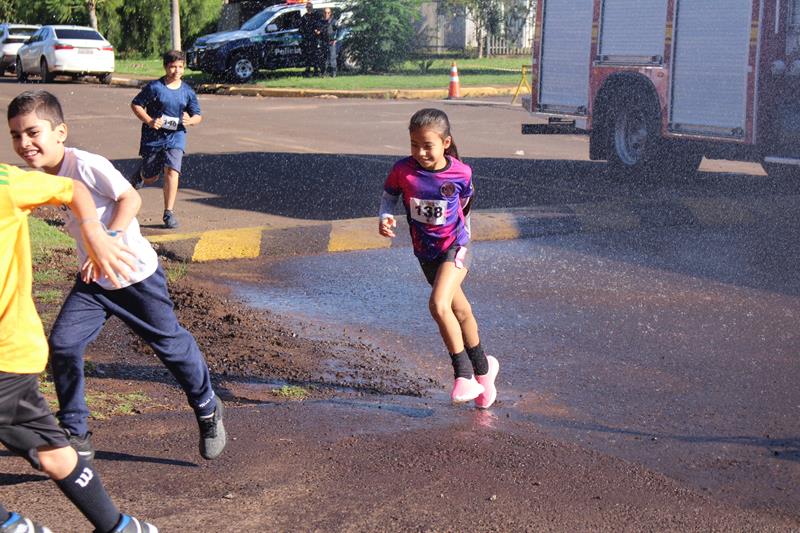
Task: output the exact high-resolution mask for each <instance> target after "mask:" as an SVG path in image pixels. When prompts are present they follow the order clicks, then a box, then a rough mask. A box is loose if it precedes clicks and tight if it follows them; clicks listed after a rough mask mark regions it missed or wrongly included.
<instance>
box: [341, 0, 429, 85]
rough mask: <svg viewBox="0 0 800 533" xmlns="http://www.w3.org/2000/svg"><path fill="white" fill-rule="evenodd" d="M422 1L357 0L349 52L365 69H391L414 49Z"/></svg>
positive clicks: (352, 6)
mask: <svg viewBox="0 0 800 533" xmlns="http://www.w3.org/2000/svg"><path fill="white" fill-rule="evenodd" d="M420 4H421V0H392V1H382V0H378V1H375V0H354V1H353V2H351V3H350V5H349V6H348V10H349V11H350V12H351V14H352V16H351V17H350V18H349V20H348V22H347V27H348V28H349V31H350V34H349V35H348V37H347V39H346V41H345V47H346V52H347V54H348V55H349V56H350V58H351V59H352V60H353V61H354V62H355V64H356V65H358V68H359V69H360V70H362V71H364V72H388V71H389V70H391V69H392V67H394V66H396V65H398V64H399V63H402V62H403V61H405V60H406V58H408V56H409V54H410V53H411V51H412V49H413V44H414V37H415V29H414V22H416V20H417V19H419V17H420V14H421V13H420Z"/></svg>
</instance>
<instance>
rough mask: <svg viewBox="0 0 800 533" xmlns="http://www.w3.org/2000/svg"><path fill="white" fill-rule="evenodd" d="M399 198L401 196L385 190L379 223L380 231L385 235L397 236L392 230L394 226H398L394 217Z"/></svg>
mask: <svg viewBox="0 0 800 533" xmlns="http://www.w3.org/2000/svg"><path fill="white" fill-rule="evenodd" d="M399 199H400V197H399V196H397V195H394V194H389V193H388V192H386V191H383V196H381V207H380V212H379V216H380V222H379V223H378V233H380V234H381V235H383V236H384V237H394V236H395V233H394V231H392V228H394V227H396V226H397V221H396V220H395V219H394V208H395V206H396V205H397V200H399Z"/></svg>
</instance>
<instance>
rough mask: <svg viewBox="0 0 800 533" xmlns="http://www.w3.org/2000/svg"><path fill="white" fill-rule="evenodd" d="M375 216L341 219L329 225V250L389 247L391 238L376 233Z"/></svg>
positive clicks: (345, 250) (343, 250) (340, 250)
mask: <svg viewBox="0 0 800 533" xmlns="http://www.w3.org/2000/svg"><path fill="white" fill-rule="evenodd" d="M376 220H377V219H376V218H360V219H354V220H342V221H339V222H336V223H334V224H332V225H331V234H330V238H329V239H328V251H329V252H347V251H350V250H373V249H376V248H390V247H391V245H392V240H391V239H387V238H386V237H381V236H380V235H378V223H377V222H376Z"/></svg>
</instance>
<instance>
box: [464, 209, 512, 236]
mask: <svg viewBox="0 0 800 533" xmlns="http://www.w3.org/2000/svg"><path fill="white" fill-rule="evenodd" d="M470 225H471V234H472V236H473V237H472V238H473V240H477V236H478V235H480V240H482V241H504V240H513V239H518V238H519V237H520V234H521V231H520V228H519V224H517V217H516V215H514V214H513V213H483V214H481V216H480V217H472V222H471V224H470Z"/></svg>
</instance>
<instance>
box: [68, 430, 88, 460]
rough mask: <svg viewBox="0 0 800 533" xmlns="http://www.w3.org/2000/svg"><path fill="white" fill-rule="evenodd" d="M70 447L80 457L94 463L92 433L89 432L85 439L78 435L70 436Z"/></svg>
mask: <svg viewBox="0 0 800 533" xmlns="http://www.w3.org/2000/svg"><path fill="white" fill-rule="evenodd" d="M69 445H70V446H72V447H73V448H74V449H75V451H76V452H78V455H80V456H81V457H83V458H84V459H86V460H87V461H89V462H91V461H94V446H92V432H91V431H89V432H88V433H86V435H84V436H83V437H80V436H78V435H72V434H70V436H69Z"/></svg>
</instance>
